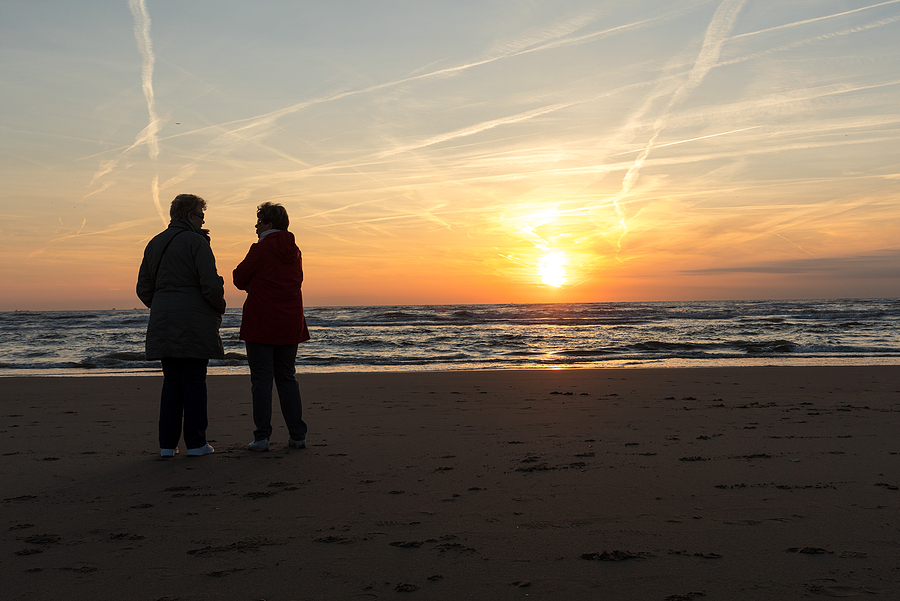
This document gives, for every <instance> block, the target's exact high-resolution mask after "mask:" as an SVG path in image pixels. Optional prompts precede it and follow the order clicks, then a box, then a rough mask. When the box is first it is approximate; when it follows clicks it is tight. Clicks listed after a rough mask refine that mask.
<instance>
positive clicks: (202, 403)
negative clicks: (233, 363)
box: [159, 357, 209, 449]
mask: <svg viewBox="0 0 900 601" xmlns="http://www.w3.org/2000/svg"><path fill="white" fill-rule="evenodd" d="M208 363H209V360H208V359H184V358H180V357H179V358H172V357H167V358H164V359H163V360H162V368H163V376H164V377H165V379H164V380H163V388H162V396H161V399H160V403H159V448H161V449H174V448H175V447H177V446H178V439H180V438H181V430H182V422H181V418H182V416H183V417H184V444H185V446H186V447H187V448H189V449H196V448H199V447H202V446H204V445H205V444H206V426H207V425H208V422H207V419H206V366H207V364H208Z"/></svg>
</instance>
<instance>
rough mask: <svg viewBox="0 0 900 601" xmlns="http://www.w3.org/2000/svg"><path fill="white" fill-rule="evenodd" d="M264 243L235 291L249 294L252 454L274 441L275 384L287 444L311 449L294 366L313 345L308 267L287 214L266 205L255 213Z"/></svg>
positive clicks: (244, 264)
mask: <svg viewBox="0 0 900 601" xmlns="http://www.w3.org/2000/svg"><path fill="white" fill-rule="evenodd" d="M256 216H257V221H256V234H257V235H258V236H259V241H258V242H257V243H256V244H253V245H251V246H250V250H249V251H248V252H247V256H246V257H244V260H243V261H241V263H240V265H238V266H237V267H236V268H235V269H234V274H233V275H234V285H235V286H236V287H237V288H239V289H240V290H245V291H246V292H247V300H246V301H245V302H244V311H243V315H242V317H241V332H240V338H241V340H243V341H244V343H245V344H246V346H247V362H248V363H249V364H250V391H251V394H252V396H253V421H254V423H255V424H256V430H255V431H254V432H253V442H251V443H250V444H249V445H248V448H249V449H250V450H253V451H268V450H269V438H270V437H271V435H272V381H273V380H274V382H275V387H276V388H277V389H278V399H279V401H281V414H282V415H283V416H284V421H285V423H286V424H287V427H288V432H289V433H290V439H289V440H288V444H289V445H290V446H292V447H295V448H298V449H302V448H304V447H306V423H305V422H304V421H303V408H302V404H301V399H300V385H299V384H298V383H297V380H296V378H295V377H294V374H295V367H294V364H295V362H296V360H297V346H298V344H299V343H301V342H305V341H307V340H309V330H308V329H307V327H306V318H305V317H304V316H303V296H302V295H301V293H300V286H301V284H302V283H303V264H302V261H301V257H300V249H299V248H297V244H296V243H295V242H294V234H292V233H291V232H289V231H287V228H288V225H289V223H290V221H289V219H288V214H287V211H285V209H284V207H282V206H281V205H279V204H275V203H271V202H266V203H263V204H261V205H259V207H257V211H256Z"/></svg>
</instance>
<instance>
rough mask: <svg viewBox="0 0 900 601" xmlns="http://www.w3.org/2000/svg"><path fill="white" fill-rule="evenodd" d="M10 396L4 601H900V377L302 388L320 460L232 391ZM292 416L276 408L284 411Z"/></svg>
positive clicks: (798, 373)
mask: <svg viewBox="0 0 900 601" xmlns="http://www.w3.org/2000/svg"><path fill="white" fill-rule="evenodd" d="M161 382H162V378H161V377H109V378H92V377H84V378H5V379H2V380H0V435H2V436H0V452H2V495H0V496H2V503H0V507H2V512H3V517H4V519H3V523H4V527H3V532H2V537H0V566H2V575H3V583H4V584H3V589H4V594H3V596H4V598H6V599H11V600H12V599H28V600H45V599H51V598H65V599H91V600H97V599H123V598H124V599H129V600H134V601H138V600H151V601H163V600H165V601H174V600H184V601H192V600H200V599H209V600H224V599H228V600H247V601H257V600H259V599H265V600H267V601H290V600H295V601H296V600H306V599H397V598H399V599H409V598H411V599H415V598H419V599H448V600H449V599H453V600H454V601H458V600H460V599H525V598H528V599H617V600H621V599H626V600H630V599H634V600H659V601H663V600H665V601H681V600H687V599H727V600H741V599H746V600H759V599H767V600H770V599H802V598H816V597H852V596H864V597H868V596H874V595H877V596H879V598H883V599H897V598H900V515H898V509H900V441H898V432H900V367H897V366H883V367H845V368H833V367H831V368H818V367H760V368H721V369H716V368H697V369H628V370H619V369H603V370H558V371H485V372H443V373H407V374H396V373H381V374H316V375H301V376H300V382H301V387H302V391H303V398H304V417H305V419H306V421H307V422H308V424H309V428H310V432H309V439H308V443H309V446H308V448H307V449H305V450H296V449H288V448H287V431H286V429H285V427H284V424H283V421H282V420H281V416H280V413H279V412H278V410H277V409H276V411H275V419H274V420H273V423H274V425H275V434H274V435H273V439H272V443H273V448H272V451H270V452H268V453H253V452H250V451H247V450H246V444H247V443H248V442H249V441H250V440H251V438H252V434H251V432H252V429H253V424H252V420H251V417H250V412H251V406H250V396H249V377H245V376H217V377H211V378H210V380H209V388H210V408H209V415H210V427H209V430H208V437H209V439H210V441H211V443H212V444H213V446H214V447H215V448H216V453H215V454H214V455H210V456H207V457H199V458H193V457H186V456H185V454H184V448H182V449H181V454H180V455H178V456H177V457H175V458H173V459H161V458H160V457H159V456H158V455H159V450H158V445H157V431H156V418H157V410H158V398H159V390H160V386H161ZM276 406H277V402H276Z"/></svg>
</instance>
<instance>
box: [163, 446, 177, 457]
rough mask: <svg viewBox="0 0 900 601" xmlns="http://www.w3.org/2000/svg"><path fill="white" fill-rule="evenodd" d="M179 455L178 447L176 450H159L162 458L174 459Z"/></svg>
mask: <svg viewBox="0 0 900 601" xmlns="http://www.w3.org/2000/svg"><path fill="white" fill-rule="evenodd" d="M177 454H178V447H175V448H174V449H160V450H159V456H160V457H174V456H175V455H177Z"/></svg>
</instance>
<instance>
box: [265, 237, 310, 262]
mask: <svg viewBox="0 0 900 601" xmlns="http://www.w3.org/2000/svg"><path fill="white" fill-rule="evenodd" d="M258 244H264V245H265V246H266V248H268V249H269V251H270V252H272V253H274V254H275V256H277V257H278V259H279V260H280V261H281V262H282V263H293V262H294V261H296V260H297V258H298V257H299V256H300V249H299V248H298V247H297V243H296V242H294V234H292V233H291V232H288V231H284V230H280V231H277V232H272V233H271V234H267V235H266V237H265V238H263V239H262V240H260V241H259V243H258Z"/></svg>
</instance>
